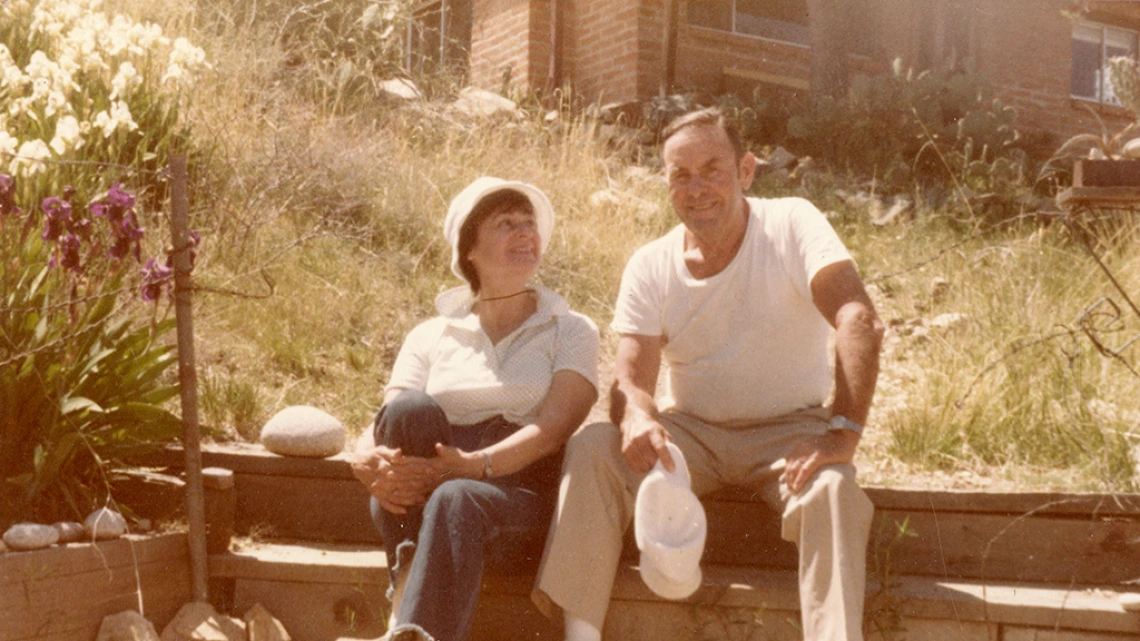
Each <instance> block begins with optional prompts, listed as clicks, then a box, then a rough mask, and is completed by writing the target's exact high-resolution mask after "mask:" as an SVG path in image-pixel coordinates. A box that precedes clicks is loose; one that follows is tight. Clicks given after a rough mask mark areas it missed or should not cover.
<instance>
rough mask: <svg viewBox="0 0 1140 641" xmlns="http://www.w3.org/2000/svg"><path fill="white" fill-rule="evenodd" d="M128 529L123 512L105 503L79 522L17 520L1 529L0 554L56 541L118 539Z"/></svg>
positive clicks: (39, 546)
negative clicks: (4, 529)
mask: <svg viewBox="0 0 1140 641" xmlns="http://www.w3.org/2000/svg"><path fill="white" fill-rule="evenodd" d="M127 531H128V528H127V521H126V519H124V518H123V515H122V514H119V513H118V512H116V511H114V510H112V509H110V508H105V507H104V508H99V509H98V510H95V511H94V512H92V513H91V514H90V515H89V516H88V517H87V519H86V520H85V522H84V523H83V524H82V525H81V524H79V523H76V522H74V521H60V522H59V523H56V524H54V525H43V524H40V523H16V524H15V525H13V526H11V527H9V528H8V530H7V531H5V532H4V536H3V543H2V544H0V554H2V553H4V552H6V551H7V550H13V551H26V550H39V549H42V548H46V547H50V546H53V545H56V544H57V543H59V544H66V543H78V542H81V541H102V540H106V539H117V538H119V537H121V536H123V535H124V534H126V533H127Z"/></svg>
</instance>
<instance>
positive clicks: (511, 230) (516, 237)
mask: <svg viewBox="0 0 1140 641" xmlns="http://www.w3.org/2000/svg"><path fill="white" fill-rule="evenodd" d="M541 258H542V239H541V238H540V237H539V235H538V223H537V222H536V221H535V218H534V214H533V213H531V212H528V211H526V210H525V209H522V208H518V207H512V208H506V209H500V210H499V211H496V212H494V213H493V214H491V215H490V216H488V217H487V218H485V219H484V220H483V222H481V223H480V224H479V227H478V229H477V231H476V233H475V245H474V246H473V247H472V248H471V252H470V253H468V254H467V259H468V260H470V261H471V264H472V265H473V266H474V267H475V271H476V272H477V273H478V274H479V280H480V282H481V283H482V286H483V287H484V288H485V287H487V286H488V285H492V284H493V283H494V282H495V279H496V278H503V277H516V278H522V279H524V280H525V279H526V278H530V277H531V276H533V275H534V273H535V272H536V271H538V264H539V261H540V260H541Z"/></svg>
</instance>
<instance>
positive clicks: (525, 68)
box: [470, 0, 550, 91]
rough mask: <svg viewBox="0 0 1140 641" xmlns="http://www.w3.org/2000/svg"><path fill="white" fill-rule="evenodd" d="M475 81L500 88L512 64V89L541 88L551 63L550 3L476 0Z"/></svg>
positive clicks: (473, 23)
mask: <svg viewBox="0 0 1140 641" xmlns="http://www.w3.org/2000/svg"><path fill="white" fill-rule="evenodd" d="M472 15H473V17H474V19H473V22H472V25H471V72H470V73H471V84H473V85H475V86H477V87H482V88H484V89H490V90H493V91H497V90H499V88H500V87H501V86H502V81H503V74H504V70H505V69H506V68H507V67H510V70H511V72H510V77H511V85H512V88H516V89H522V90H524V91H526V90H536V91H537V90H539V89H541V88H542V86H543V84H544V83H545V81H546V76H547V73H548V69H549V65H550V2H549V0H547V1H536V0H473V2H472Z"/></svg>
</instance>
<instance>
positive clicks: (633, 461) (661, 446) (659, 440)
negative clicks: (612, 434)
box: [621, 412, 676, 474]
mask: <svg viewBox="0 0 1140 641" xmlns="http://www.w3.org/2000/svg"><path fill="white" fill-rule="evenodd" d="M631 414H632V415H630V416H627V419H626V420H625V421H624V422H623V423H622V426H621V453H622V455H623V456H624V457H625V462H626V464H627V465H629V467H630V469H632V470H633V471H634V472H638V473H639V474H644V473H646V472H648V471H649V470H651V469H653V464H654V463H656V462H657V460H658V459H661V464H662V465H664V466H665V469H666V470H668V471H670V472H672V471H674V470H675V469H676V467H675V465H674V463H673V457H672V456H670V455H669V448H668V447H666V446H665V443H666V442H667V441H670V440H671V439H670V438H669V433H668V432H666V431H665V428H664V427H662V426H661V423H658V422H657V421H655V420H653V419H652V418H650V417H649V416H647V415H645V414H643V413H641V412H636V413H632V412H631Z"/></svg>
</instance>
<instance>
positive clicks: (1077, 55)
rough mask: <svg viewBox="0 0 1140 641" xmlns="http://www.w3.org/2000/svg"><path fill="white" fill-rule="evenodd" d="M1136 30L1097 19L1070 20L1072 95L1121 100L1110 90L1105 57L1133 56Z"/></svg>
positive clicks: (1093, 98)
mask: <svg viewBox="0 0 1140 641" xmlns="http://www.w3.org/2000/svg"><path fill="white" fill-rule="evenodd" d="M1136 36H1137V33H1136V32H1135V31H1131V30H1129V29H1120V28H1118V27H1110V26H1108V25H1103V24H1099V23H1096V22H1084V21H1076V22H1074V23H1073V70H1072V76H1071V80H1070V93H1072V95H1073V97H1074V98H1084V99H1086V100H1095V101H1096V102H1101V103H1105V104H1109V105H1119V104H1120V101H1119V100H1117V99H1116V95H1115V94H1113V92H1112V79H1111V78H1110V77H1109V75H1108V59H1109V58H1114V57H1116V56H1128V57H1129V58H1135V57H1136V45H1137V43H1136Z"/></svg>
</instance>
